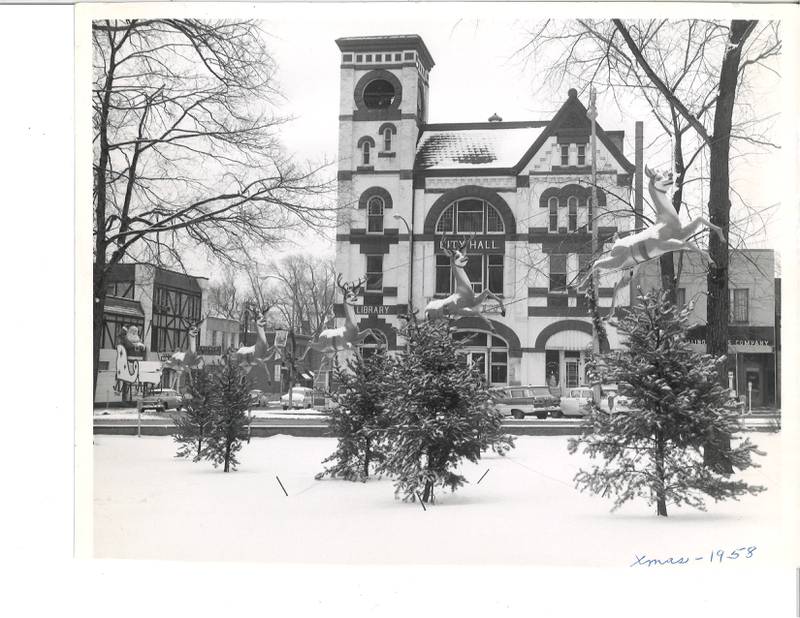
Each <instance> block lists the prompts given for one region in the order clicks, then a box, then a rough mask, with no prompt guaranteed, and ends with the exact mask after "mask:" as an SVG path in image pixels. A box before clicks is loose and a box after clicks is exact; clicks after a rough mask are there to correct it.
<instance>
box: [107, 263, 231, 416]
mask: <svg viewBox="0 0 800 618" xmlns="http://www.w3.org/2000/svg"><path fill="white" fill-rule="evenodd" d="M207 283H208V280H207V279H206V278H205V277H193V276H190V275H186V274H183V273H179V272H174V271H171V270H167V269H163V268H156V267H154V266H146V265H142V264H119V265H117V266H115V267H114V268H113V269H112V270H111V272H110V273H109V276H108V283H107V286H106V302H105V311H104V312H103V322H104V324H103V339H102V342H101V348H100V370H99V373H98V376H97V388H96V390H95V401H96V402H109V403H111V402H118V401H135V400H137V399H139V398H140V396H141V395H142V393H141V388H142V387H141V386H137V385H133V386H130V387H129V386H125V388H124V389H120V388H119V385H117V384H116V379H115V369H116V358H117V356H116V347H117V345H118V344H119V343H120V342H121V340H122V333H123V331H122V329H123V328H125V329H127V330H129V329H130V327H131V326H136V327H137V330H138V332H139V336H140V339H141V342H142V343H143V344H144V345H145V353H144V354H143V355H142V357H141V358H142V360H146V361H164V360H167V359H168V358H169V357H170V356H172V354H173V353H175V352H178V351H181V350H186V349H188V348H189V332H188V331H189V324H190V323H191V322H198V321H199V320H200V319H201V318H202V316H204V315H206V311H205V310H204V304H203V303H204V295H203V290H204V289H205V287H206V284H207ZM205 327H206V325H205V324H201V325H200V334H199V335H198V337H197V339H196V341H195V342H194V343H195V345H196V346H198V347H197V349H198V352H200V353H201V354H202V350H201V349H200V346H201V341H202V340H203V336H204V330H205ZM212 356H213V355H212ZM217 358H218V357H217ZM173 377H174V376H173V375H172V372H171V370H169V369H165V370H164V371H163V373H162V380H161V381H162V385H164V386H168V385H169V384H171V382H172V380H173Z"/></svg>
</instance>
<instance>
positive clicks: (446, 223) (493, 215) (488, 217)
mask: <svg viewBox="0 0 800 618" xmlns="http://www.w3.org/2000/svg"><path fill="white" fill-rule="evenodd" d="M504 232H505V226H504V225H503V218H502V217H501V216H500V213H499V212H498V211H497V209H496V208H495V207H494V206H492V205H491V204H489V203H488V202H486V201H484V200H480V199H474V198H468V199H463V200H458V201H457V202H454V203H453V204H450V205H449V206H448V207H447V208H445V209H444V210H443V211H442V214H441V215H439V220H438V221H437V222H436V233H437V234H502V233H504Z"/></svg>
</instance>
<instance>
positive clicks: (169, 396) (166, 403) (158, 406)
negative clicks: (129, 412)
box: [136, 388, 184, 412]
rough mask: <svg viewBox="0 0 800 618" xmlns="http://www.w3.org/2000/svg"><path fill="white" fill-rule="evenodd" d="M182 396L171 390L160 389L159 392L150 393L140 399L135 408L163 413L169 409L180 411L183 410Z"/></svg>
mask: <svg viewBox="0 0 800 618" xmlns="http://www.w3.org/2000/svg"><path fill="white" fill-rule="evenodd" d="M183 403H184V402H183V396H182V395H181V394H180V393H179V392H178V391H176V390H173V389H171V388H162V389H161V390H160V391H157V392H154V393H151V394H150V395H147V396H146V397H144V398H143V399H140V400H139V402H138V403H137V404H136V406H137V407H138V408H139V410H142V411H144V410H155V411H156V412H165V411H167V410H169V409H170V408H175V409H176V410H180V409H181V408H183Z"/></svg>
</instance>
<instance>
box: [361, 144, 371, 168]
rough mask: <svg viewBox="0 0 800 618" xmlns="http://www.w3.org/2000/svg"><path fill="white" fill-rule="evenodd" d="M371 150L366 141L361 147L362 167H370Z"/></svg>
mask: <svg viewBox="0 0 800 618" xmlns="http://www.w3.org/2000/svg"><path fill="white" fill-rule="evenodd" d="M369 149H370V145H369V142H366V141H365V142H364V143H363V144H362V145H361V153H362V157H361V164H362V165H369Z"/></svg>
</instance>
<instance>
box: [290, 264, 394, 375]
mask: <svg viewBox="0 0 800 618" xmlns="http://www.w3.org/2000/svg"><path fill="white" fill-rule="evenodd" d="M366 281H367V280H366V278H362V279H359V280H358V281H356V282H345V283H342V275H341V274H339V275H337V276H336V285H337V286H338V287H339V289H340V290H341V291H342V293H343V295H344V313H345V318H344V326H340V327H338V328H326V329H325V330H323V331H322V332H321V333H320V334H319V336H318V337H317V338H316V339H315V340H314V341H312V342H310V343H309V345H308V348H306V352H305V354H303V358H305V356H306V354H308V352H309V351H310V350H316V351H317V352H320V353H322V354H323V355H324V356H326V357H331V356H334V355H335V354H336V353H337V352H339V351H340V350H352V349H354V348H356V347H357V346H358V345H359V344H361V343H362V342H363V341H364V340H365V339H366V338H367V337H369V336H370V335H372V336H373V337H375V338H377V339H381V340H383V341H384V342H385V341H386V338H385V337H384V336H383V333H380V334H378V331H375V330H374V329H372V328H367V329H364V330H358V325H357V323H356V315H355V310H354V309H353V307H354V306H355V305H356V304H358V293H359V291H360V290H361V288H362V287H363V286H364V283H366ZM300 360H303V359H300Z"/></svg>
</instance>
